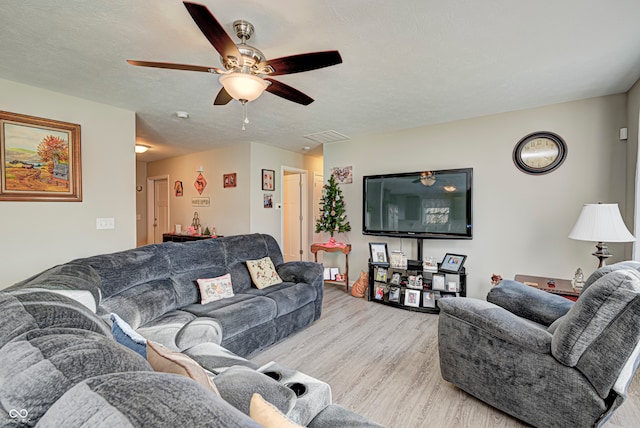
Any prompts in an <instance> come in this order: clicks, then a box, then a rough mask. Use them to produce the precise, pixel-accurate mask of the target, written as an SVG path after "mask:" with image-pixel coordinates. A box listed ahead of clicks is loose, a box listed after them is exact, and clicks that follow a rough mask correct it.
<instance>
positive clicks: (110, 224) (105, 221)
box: [96, 217, 116, 229]
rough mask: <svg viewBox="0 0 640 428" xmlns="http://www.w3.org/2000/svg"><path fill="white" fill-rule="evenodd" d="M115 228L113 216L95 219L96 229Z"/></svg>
mask: <svg viewBox="0 0 640 428" xmlns="http://www.w3.org/2000/svg"><path fill="white" fill-rule="evenodd" d="M115 228H116V219H115V218H113V217H108V218H97V219H96V229H115Z"/></svg>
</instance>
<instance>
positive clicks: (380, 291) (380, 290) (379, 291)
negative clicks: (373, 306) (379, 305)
mask: <svg viewBox="0 0 640 428" xmlns="http://www.w3.org/2000/svg"><path fill="white" fill-rule="evenodd" d="M373 297H374V298H375V299H376V300H382V299H384V286H383V285H378V286H376V291H375V294H374V296H373Z"/></svg>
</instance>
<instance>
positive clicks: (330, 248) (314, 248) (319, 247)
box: [311, 244, 351, 293]
mask: <svg viewBox="0 0 640 428" xmlns="http://www.w3.org/2000/svg"><path fill="white" fill-rule="evenodd" d="M318 251H326V252H327V253H338V252H339V253H343V254H344V258H345V263H346V265H345V268H344V269H345V273H344V281H335V280H333V281H332V280H327V281H325V284H326V283H327V282H331V283H336V284H341V285H342V283H343V282H344V285H345V291H346V292H347V293H348V292H349V253H350V252H351V244H346V245H345V246H335V245H327V244H311V252H312V253H313V256H314V257H315V261H316V263H317V262H318Z"/></svg>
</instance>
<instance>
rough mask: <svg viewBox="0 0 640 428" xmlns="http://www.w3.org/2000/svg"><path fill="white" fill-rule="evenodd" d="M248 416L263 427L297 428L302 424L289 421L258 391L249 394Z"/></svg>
mask: <svg viewBox="0 0 640 428" xmlns="http://www.w3.org/2000/svg"><path fill="white" fill-rule="evenodd" d="M249 416H251V419H253V420H254V421H256V422H257V423H259V424H260V425H262V426H263V427H265V428H299V427H301V426H302V425H297V424H294V423H293V422H291V420H289V418H287V417H286V416H285V415H283V414H282V412H280V410H278V408H277V407H276V406H274V405H273V404H271V403H269V402H268V401H267V400H265V399H264V398H262V395H260V394H258V393H254V394H253V395H252V396H251V404H250V407H249Z"/></svg>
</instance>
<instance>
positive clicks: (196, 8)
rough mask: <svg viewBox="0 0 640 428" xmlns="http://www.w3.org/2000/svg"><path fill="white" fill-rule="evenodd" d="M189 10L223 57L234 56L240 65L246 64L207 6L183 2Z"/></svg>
mask: <svg viewBox="0 0 640 428" xmlns="http://www.w3.org/2000/svg"><path fill="white" fill-rule="evenodd" d="M183 3H184V6H185V7H186V8H187V11H188V12H189V14H190V15H191V17H192V18H193V20H194V21H195V23H196V25H197V26H198V28H200V31H202V34H204V36H205V37H206V38H207V40H209V42H210V43H211V44H212V45H213V47H214V48H215V49H216V50H217V51H218V53H219V54H220V55H222V57H223V58H227V57H234V58H236V60H237V61H238V63H239V64H240V65H242V64H244V59H243V58H242V55H240V51H239V50H238V47H237V46H236V44H235V43H233V40H231V37H229V35H228V34H227V32H226V31H224V28H222V25H220V23H219V22H218V20H217V19H216V18H215V17H214V16H213V14H211V12H209V9H207V7H206V6H203V5H201V4H197V3H190V2H186V1H185V2H183Z"/></svg>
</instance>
